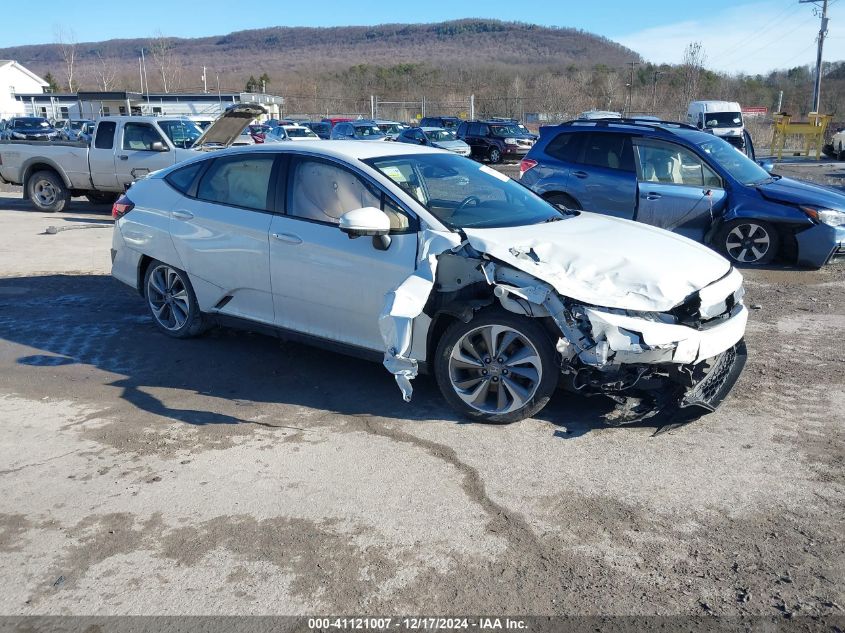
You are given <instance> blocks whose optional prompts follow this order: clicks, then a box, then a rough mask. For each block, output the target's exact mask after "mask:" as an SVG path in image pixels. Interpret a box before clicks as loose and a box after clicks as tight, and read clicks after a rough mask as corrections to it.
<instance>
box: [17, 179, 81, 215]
mask: <svg viewBox="0 0 845 633" xmlns="http://www.w3.org/2000/svg"><path fill="white" fill-rule="evenodd" d="M26 195H27V197H28V198H29V200H30V202H32V204H33V205H35V208H36V209H38V210H39V211H46V212H48V213H58V212H60V211H62V210H64V208H65V206H66V205H67V203H68V201H69V200H70V192H69V191H68V190H67V188H66V187H65V183H64V182H63V181H62V179H61V178H59V175H58V174H57V173H56V172H54V171H50V170H47V169H44V170H42V171H37V172H35V173H34V174H32V175H31V176H30V177H29V179H28V180H27V181H26Z"/></svg>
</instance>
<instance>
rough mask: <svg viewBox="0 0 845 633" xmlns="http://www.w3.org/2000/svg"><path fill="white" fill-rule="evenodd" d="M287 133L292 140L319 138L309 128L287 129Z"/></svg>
mask: <svg viewBox="0 0 845 633" xmlns="http://www.w3.org/2000/svg"><path fill="white" fill-rule="evenodd" d="M285 132H287V133H288V136H290V137H291V138H315V137H316V136H317V135H316V134H314V132H312V131H311V130H309V129H308V128H307V127H289V128H285Z"/></svg>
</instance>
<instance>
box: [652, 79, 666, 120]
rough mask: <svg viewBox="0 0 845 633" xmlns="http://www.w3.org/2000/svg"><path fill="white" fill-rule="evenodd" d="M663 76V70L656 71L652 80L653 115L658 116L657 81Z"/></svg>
mask: <svg viewBox="0 0 845 633" xmlns="http://www.w3.org/2000/svg"><path fill="white" fill-rule="evenodd" d="M662 74H663V71H662V70H655V71H654V76H653V77H652V80H651V113H652V114H653V115H657V79H658V78H659V77H660V75H662Z"/></svg>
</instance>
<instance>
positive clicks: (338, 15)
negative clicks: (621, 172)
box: [0, 0, 845, 72]
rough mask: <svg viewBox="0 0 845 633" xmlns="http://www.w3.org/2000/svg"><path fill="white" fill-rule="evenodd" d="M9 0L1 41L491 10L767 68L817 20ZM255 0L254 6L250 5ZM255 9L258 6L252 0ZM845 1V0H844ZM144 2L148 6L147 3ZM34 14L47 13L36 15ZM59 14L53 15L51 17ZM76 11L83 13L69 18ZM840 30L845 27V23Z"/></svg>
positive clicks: (496, 3) (730, 11) (838, 36)
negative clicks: (692, 48) (692, 46)
mask: <svg viewBox="0 0 845 633" xmlns="http://www.w3.org/2000/svg"><path fill="white" fill-rule="evenodd" d="M33 6H34V5H29V6H28V5H27V3H22V2H10V3H8V6H6V7H4V9H3V11H2V15H3V18H4V20H3V22H4V24H6V25H14V24H22V25H23V24H25V25H26V26H25V28H20V29H10V28H2V29H0V47H5V46H18V45H23V44H43V43H48V42H52V41H54V40H55V35H54V32H55V28H56V27H58V26H60V25H61V26H63V27H65V28H71V29H73V31H74V32H75V36H76V40H77V41H79V42H86V41H97V40H105V39H115V38H134V37H150V36H152V35H154V34H155V33H156V32H158V31H161V32H163V33H164V34H166V35H173V36H181V37H197V36H203V35H219V34H224V33H228V32H231V31H236V30H242V29H251V28H260V27H265V26H278V25H281V26H288V25H290V26H343V25H351V24H358V25H361V24H365V25H366V24H379V23H385V22H436V21H440V20H448V19H455V18H462V17H491V18H499V19H503V20H520V21H523V22H533V23H537V24H544V25H552V26H568V27H574V28H580V29H584V30H586V31H590V32H593V33H597V34H599V35H603V36H605V37H608V38H610V39H612V40H615V41H618V42H621V43H623V44H625V45H627V46H630V47H631V48H633V49H634V50H635V51H637V52H638V53H640V54H641V55H643V56H644V57H645V58H646V59H647V60H649V61H654V62H678V61H680V59H681V57H682V56H683V50H684V48H685V47H686V45H687V44H688V43H689V42H691V41H694V40H698V41H701V42H702V44H703V46H704V50H705V53H706V56H707V63H706V65H707V66H708V67H711V68H714V69H717V70H725V71H729V72H765V71H766V70H769V69H772V68H780V67H788V66H796V65H799V64H809V63H811V62H813V61H814V59H815V48H814V38H815V32H817V31H818V24H819V21H818V19H815V18H814V17H813V14H812V5H809V4H800V5H799V3H798V0H757V1H751V2H743V1H742V0H739V1H738V0H706V2H678V1H677V0H648V1H646V2H632V1H631V0H604V1H603V2H601V3H583V2H574V1H572V0H561V1H558V2H533V3H531V2H528V3H519V2H513V0H507V1H505V0H487V1H486V2H484V3H479V2H477V1H476V2H459V1H455V0H452V1H442V0H425V1H423V2H415V3H407V2H396V1H395V0H393V1H391V2H384V3H372V4H371V5H370V8H368V9H362V8H361V6H362V3H359V2H355V1H351V0H341V1H336V0H324V1H322V2H319V3H314V4H313V5H305V4H303V3H301V2H300V3H278V4H276V6H275V8H272V9H266V8H256V9H246V8H244V10H242V11H239V10H238V9H237V8H233V7H237V4H236V3H233V2H232V0H205V1H204V2H202V3H174V2H172V0H170V1H164V0H145V1H144V2H143V3H141V4H140V5H138V4H135V5H131V3H130V5H127V6H126V8H125V9H123V8H121V6H120V4H119V3H115V2H113V1H112V2H102V1H100V0H89V1H88V2H86V3H85V8H84V10H78V11H77V10H68V4H67V2H64V1H63V2H58V1H56V0H42V1H41V2H39V3H38V8H37V9H33ZM245 6H246V4H245ZM249 6H254V7H257V6H258V5H255V4H251V5H249ZM843 6H845V5H843ZM141 7H143V9H141ZM33 11H36V13H37V14H38V16H39V17H38V19H35V20H34V19H32V16H33ZM51 15H53V16H56V19H55V20H54V21H51V20H50V19H49V17H45V16H51ZM67 16H74V17H75V18H76V19H74V20H67ZM830 17H831V22H830V29H829V35H830V39H828V40H827V42H826V45H825V49H826V54H825V59H828V60H834V59H845V19H843V20H841V21H840V19H839V18H845V10H843V7H842V6H840V5H839V3H838V2H836V1H834V2H833V4H832V7H831V9H830ZM838 27H839V28H841V30H838Z"/></svg>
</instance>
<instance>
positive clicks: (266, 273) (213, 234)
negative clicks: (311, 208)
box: [169, 152, 277, 324]
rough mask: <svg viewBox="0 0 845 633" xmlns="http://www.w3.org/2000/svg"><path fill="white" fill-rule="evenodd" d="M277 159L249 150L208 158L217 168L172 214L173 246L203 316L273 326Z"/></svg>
mask: <svg viewBox="0 0 845 633" xmlns="http://www.w3.org/2000/svg"><path fill="white" fill-rule="evenodd" d="M276 157H277V155H276V154H274V153H270V152H260V153H259V152H251V153H241V154H233V155H228V156H220V157H217V158H214V159H212V160H211V161H202V163H207V162H210V163H211V164H210V165H209V166H208V168H207V169H205V170H204V172H203V173H202V174H201V175H200V176H199V180H198V181H196V182H194V183H193V185H192V186H191V188H190V189H188V191H187V194H186V195H183V196H182V197H181V198H180V201H179V204H177V205H175V206H174V207H173V208H172V210H171V211H170V213H171V220H170V234H171V236H172V239H173V243H174V246H175V248H176V250H177V252H178V253H179V257H180V259H181V261H182V263H183V265H184V266H185V269H186V271H187V272H188V275H189V276H190V277H191V282H192V283H193V285H194V290H195V292H196V294H197V300H198V301H199V304H200V309H201V310H203V311H205V312H219V313H221V314H228V315H232V316H237V317H242V318H246V319H251V320H254V321H259V322H262V323H267V324H272V323H273V322H274V313H273V296H272V293H271V286H270V261H269V244H268V231H269V229H270V223H271V220H272V217H273V213H272V211H271V209H272V207H273V200H274V196H275V192H274V190H275V178H274V174H275V171H274V164H275V160H276ZM195 164H196V163H195ZM190 168H191V165H188V166H187V167H185V168H183V169H190ZM179 171H181V170H176V171H175V172H173V174H171V176H173V175H174V174H178V173H179ZM169 177H170V176H169Z"/></svg>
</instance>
